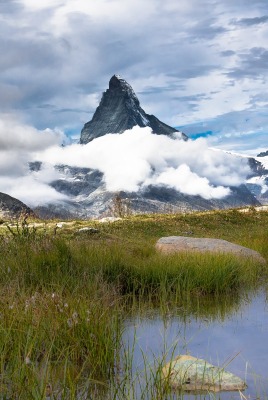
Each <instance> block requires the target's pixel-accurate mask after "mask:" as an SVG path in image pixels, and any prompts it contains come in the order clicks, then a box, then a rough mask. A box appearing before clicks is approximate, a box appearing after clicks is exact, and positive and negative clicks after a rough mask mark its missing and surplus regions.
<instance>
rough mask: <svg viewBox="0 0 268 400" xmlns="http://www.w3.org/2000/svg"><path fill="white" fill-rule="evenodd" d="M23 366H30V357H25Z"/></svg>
mask: <svg viewBox="0 0 268 400" xmlns="http://www.w3.org/2000/svg"><path fill="white" fill-rule="evenodd" d="M25 364H26V365H30V364H31V359H30V357H28V356H26V357H25Z"/></svg>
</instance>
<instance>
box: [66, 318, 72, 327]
mask: <svg viewBox="0 0 268 400" xmlns="http://www.w3.org/2000/svg"><path fill="white" fill-rule="evenodd" d="M67 325H68V326H69V328H72V326H73V320H72V318H68V319H67Z"/></svg>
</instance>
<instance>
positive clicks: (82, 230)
mask: <svg viewBox="0 0 268 400" xmlns="http://www.w3.org/2000/svg"><path fill="white" fill-rule="evenodd" d="M77 233H89V234H91V233H99V230H98V229H96V228H92V227H89V226H86V227H84V228H80V229H78V231H77Z"/></svg>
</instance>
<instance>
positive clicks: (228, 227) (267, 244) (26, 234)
mask: <svg viewBox="0 0 268 400" xmlns="http://www.w3.org/2000/svg"><path fill="white" fill-rule="evenodd" d="M56 224H57V221H47V222H45V223H43V222H42V221H28V220H27V219H24V220H23V219H22V220H21V221H17V222H12V223H11V222H7V221H2V224H1V225H0V235H1V236H0V251H1V259H0V289H1V290H0V293H1V295H0V398H1V399H27V400H30V399H38V400H39V399H46V398H51V399H87V398H88V399H91V398H92V399H124V398H128V397H126V387H127V385H129V381H127V380H126V379H125V378H124V379H122V368H123V367H122V363H123V364H124V360H123V361H122V354H123V355H125V360H126V359H128V362H129V359H130V358H131V357H129V354H127V355H126V353H131V350H127V349H124V344H123V342H122V337H123V333H124V323H125V321H126V319H127V318H129V316H130V315H135V314H136V313H143V312H146V310H148V309H149V310H152V309H155V310H157V312H159V313H160V314H161V315H163V318H165V315H166V314H167V313H170V312H172V310H183V312H184V313H185V314H191V313H192V312H195V313H196V312H197V310H198V313H199V314H200V315H212V316H213V312H219V310H220V312H222V313H223V314H224V313H225V312H227V311H228V310H230V309H232V307H233V308H235V307H237V304H239V299H240V298H241V297H243V296H246V295H248V294H249V293H252V292H254V291H256V290H257V289H259V288H260V287H264V288H267V282H268V274H267V271H268V268H267V265H263V264H259V263H257V262H256V261H254V260H252V259H239V258H237V257H235V256H232V255H223V254H197V253H192V254H190V253H181V254H173V255H168V256H167V255H163V254H159V253H158V252H157V251H156V249H155V243H156V241H157V240H158V239H159V238H160V237H162V236H176V235H178V236H188V235H191V236H194V237H211V238H219V239H225V240H229V241H232V242H234V243H237V244H240V245H243V246H246V247H250V248H251V249H254V250H257V251H259V252H260V253H261V255H262V256H263V257H264V258H265V259H266V260H267V261H268V212H264V211H260V212H257V211H256V210H255V209H253V208H252V209H249V211H248V212H247V213H244V212H240V211H238V210H228V211H214V212H204V213H192V214H167V215H158V214H155V215H154V214H152V215H138V216H129V217H126V218H123V219H121V220H118V221H115V222H112V223H100V222H98V221H73V222H68V223H63V224H61V225H60V226H61V227H57V226H56ZM83 227H91V228H94V229H96V231H94V232H91V231H85V232H79V229H80V228H83ZM216 306H217V308H215V307H216ZM214 310H216V311H214ZM122 349H123V351H122ZM123 358H124V356H123ZM158 367H159V366H158ZM124 368H125V370H126V371H128V368H126V365H124ZM157 371H158V372H157ZM154 377H155V380H154V382H153V383H152V384H151V386H150V388H151V389H150V390H151V392H150V390H149V389H148V390H147V396H149V395H148V393H151V397H150V396H149V397H144V398H151V399H152V400H153V399H156V398H157V399H159V400H161V399H164V398H166V397H165V396H166V394H167V390H168V389H167V388H166V386H165V385H163V384H162V383H161V379H160V378H161V377H160V375H159V368H158V369H157V367H156V369H155V374H154ZM150 379H151V378H150ZM148 385H149V383H148ZM153 388H154V389H153ZM140 397H141V396H140ZM129 398H130V397H129Z"/></svg>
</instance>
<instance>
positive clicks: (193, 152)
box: [36, 127, 249, 199]
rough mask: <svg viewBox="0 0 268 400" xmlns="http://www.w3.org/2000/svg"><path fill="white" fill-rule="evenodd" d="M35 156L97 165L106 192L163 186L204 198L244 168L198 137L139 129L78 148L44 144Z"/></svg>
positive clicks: (241, 176) (221, 192)
mask: <svg viewBox="0 0 268 400" xmlns="http://www.w3.org/2000/svg"><path fill="white" fill-rule="evenodd" d="M36 158H37V159H38V160H41V161H44V162H46V163H48V162H50V163H52V164H54V165H55V164H67V165H71V166H77V167H88V168H93V169H98V170H100V171H101V172H103V174H104V181H105V183H106V187H107V190H110V191H119V190H125V191H137V190H139V189H142V188H144V187H146V186H148V185H151V184H153V185H167V186H169V187H172V188H174V189H176V190H179V191H180V192H182V193H185V194H195V195H200V196H202V197H204V198H206V199H211V198H222V197H224V196H226V195H227V194H228V193H229V190H228V189H227V188H224V187H223V185H224V186H228V185H231V186H236V185H239V184H240V183H242V182H243V181H244V180H245V178H246V175H247V173H248V172H249V170H248V167H247V162H246V160H243V159H240V158H238V157H234V156H232V155H230V154H226V153H224V152H221V151H215V150H212V149H209V148H208V146H207V144H206V141H205V140H204V139H200V140H197V141H188V142H184V141H182V140H179V139H177V140H174V139H171V138H169V137H166V136H163V135H155V134H152V133H151V130H150V128H139V127H134V128H133V129H132V130H128V131H125V132H124V133H123V134H117V135H116V134H108V135H105V136H102V137H100V138H97V139H95V140H93V141H92V142H90V143H88V144H87V145H83V146H81V145H78V144H74V145H70V146H68V147H65V148H59V147H53V148H48V149H46V150H45V151H44V152H39V153H36Z"/></svg>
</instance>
